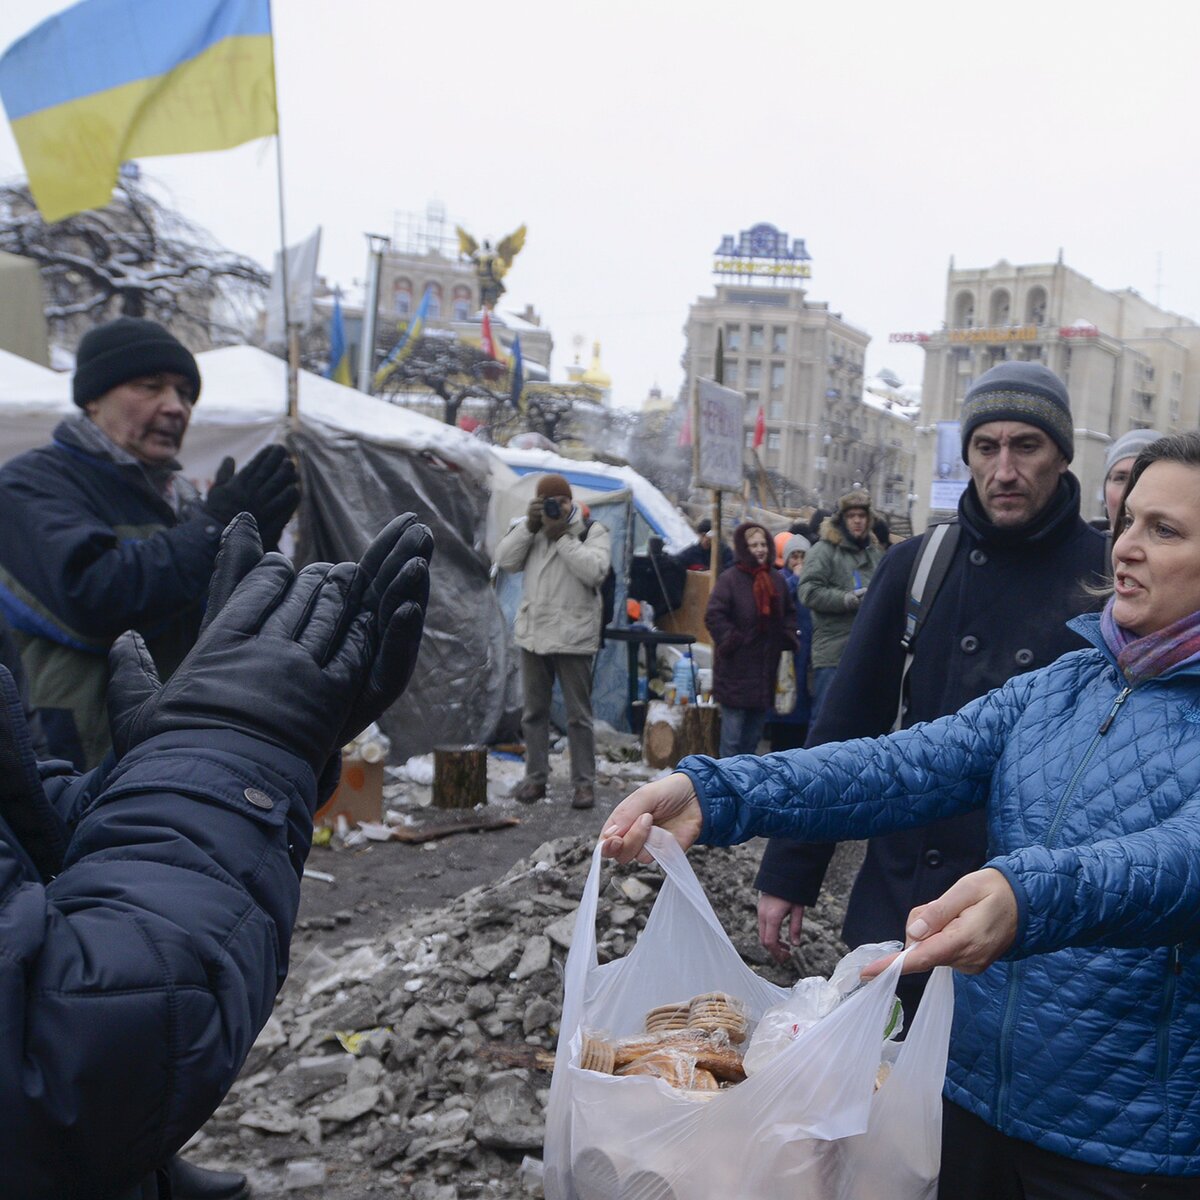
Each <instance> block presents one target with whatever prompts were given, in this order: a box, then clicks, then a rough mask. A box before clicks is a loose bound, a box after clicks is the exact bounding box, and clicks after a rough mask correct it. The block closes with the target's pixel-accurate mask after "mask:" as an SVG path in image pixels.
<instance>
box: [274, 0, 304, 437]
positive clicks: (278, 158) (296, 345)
mask: <svg viewBox="0 0 1200 1200" xmlns="http://www.w3.org/2000/svg"><path fill="white" fill-rule="evenodd" d="M267 12H268V14H269V16H270V21H271V41H272V46H273V45H274V40H275V14H274V12H273V11H272V10H271V3H270V0H267ZM271 71H272V74H274V72H275V56H274V50H273V49H272V54H271ZM275 187H276V194H277V197H278V203H279V281H280V283H281V284H282V285H283V331H284V337H285V338H286V339H287V415H288V419H289V420H290V421H291V423H292V426H293V428H294V427H295V426H296V425H298V424H299V423H300V336H299V334H298V332H297V331H296V330H295V329H294V328H293V326H292V313H291V295H290V293H291V289H290V288H289V286H288V254H287V219H286V217H285V215H284V205H283V124H282V122H281V121H280V120H279V87H278V80H276V87H275Z"/></svg>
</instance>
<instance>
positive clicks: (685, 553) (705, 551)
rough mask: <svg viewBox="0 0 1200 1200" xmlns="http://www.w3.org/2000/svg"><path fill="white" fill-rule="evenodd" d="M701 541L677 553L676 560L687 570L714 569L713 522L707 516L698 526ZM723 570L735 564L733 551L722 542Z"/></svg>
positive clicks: (721, 560) (697, 531)
mask: <svg viewBox="0 0 1200 1200" xmlns="http://www.w3.org/2000/svg"><path fill="white" fill-rule="evenodd" d="M696 536H697V537H698V538H699V541H695V542H693V543H692V544H691V545H690V546H687V547H686V548H685V549H683V550H681V551H680V552H679V553H678V554H676V555H675V561H676V562H677V563H678V564H679V565H680V566H681V567H683V568H684V570H686V571H709V570H711V569H712V522H711V521H710V520H708V518H707V517H706V518H705V519H704V520H703V521H701V522H700V524H699V525H697V526H696ZM720 562H721V570H722V571H724V570H727V569H728V568H729V567H731V566H733V551H732V550H730V549H729V547H728V546H726V545H725V543H724V542H722V543H721V558H720Z"/></svg>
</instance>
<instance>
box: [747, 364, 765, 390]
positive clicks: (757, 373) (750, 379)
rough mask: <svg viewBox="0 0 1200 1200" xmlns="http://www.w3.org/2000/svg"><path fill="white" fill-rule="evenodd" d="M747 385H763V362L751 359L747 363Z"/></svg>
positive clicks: (754, 386)
mask: <svg viewBox="0 0 1200 1200" xmlns="http://www.w3.org/2000/svg"><path fill="white" fill-rule="evenodd" d="M746 386H747V387H748V388H756V387H761V386H762V363H760V362H758V361H757V360H756V359H751V360H750V361H749V362H748V363H747V364H746Z"/></svg>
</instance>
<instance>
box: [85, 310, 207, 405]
mask: <svg viewBox="0 0 1200 1200" xmlns="http://www.w3.org/2000/svg"><path fill="white" fill-rule="evenodd" d="M159 371H175V372H177V373H178V374H180V375H183V376H185V377H186V378H187V379H188V381H189V382H190V383H191V385H192V389H193V393H194V394H193V398H194V399H199V398H200V368H199V367H198V366H197V365H196V360H195V358H193V357H192V352H191V351H190V350H189V349H188V348H187V347H186V346H185V345H184V344H183V343H182V342H181V341H180V340H179V339H178V338H177V337H176V336H175V335H174V334H173V333H171V332H170V331H169V330H167V329H164V328H163V327H162V326H161V325H159V324H158V323H157V322H155V321H144V320H142V319H141V318H139V317H118V318H117V319H116V320H115V321H109V322H108V323H107V324H105V325H97V326H96V328H95V329H89V330H88V331H87V333H85V334H84V335H83V337H82V338H81V339H80V342H79V348H78V349H77V350H76V351H75V378H74V381H73V383H72V397H73V399H74V401H75V403H76V404H78V405H79V407H80V408H85V407H86V406H87V405H88V403H89V402H90V401H92V400H98V399H99V398H100V397H101V396H103V395H104V393H105V392H107V391H110V390H111V389H112V388H115V387H116V386H117V385H118V384H121V383H124V382H125V381H126V380H129V379H137V378H138V377H139V376H141V375H155V374H157V373H158V372H159Z"/></svg>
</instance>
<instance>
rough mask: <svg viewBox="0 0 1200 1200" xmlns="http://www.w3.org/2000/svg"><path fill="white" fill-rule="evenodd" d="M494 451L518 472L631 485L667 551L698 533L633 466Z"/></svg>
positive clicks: (608, 486)
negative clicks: (541, 472)
mask: <svg viewBox="0 0 1200 1200" xmlns="http://www.w3.org/2000/svg"><path fill="white" fill-rule="evenodd" d="M492 453H493V454H495V456H496V457H497V458H498V459H500V461H501V462H502V463H504V464H505V466H507V467H508V468H509V470H511V471H515V472H516V473H517V474H518V475H527V474H528V473H529V472H530V471H556V472H557V473H558V474H560V475H563V476H565V477H566V479H567V481H568V482H569V483H571V484H572V485H578V486H579V487H587V488H592V489H593V490H595V491H599V492H616V491H619V490H620V489H621V488H629V490H630V491H631V492H632V493H633V502H634V504H635V506H636V507H637V510H638V512H640V513H641V514H642V516H643V517H645V519H646V523H647V524H648V525H649V526H650V527H651V528H652V529H653V530H654V531H655V532H656V533H658V534H659V535H661V537H662V538H663V540H664V541H665V543H666V548H667V551H668V553H671V554H678V553H679V551H681V550H682V549H684V547H686V546H690V545H691V544H692V543H693V542H694V541H695V540H696V533H695V531H694V530H693V529H692V527H691V525H690V524H689V523H688V520H687V518H686V517H685V516H684V515H683V513H681V512H680V511H679V509H677V508H676V507H675V505H673V504H672V503H671V502H670V500H668V499H667V498H666V496H664V495H663V494H662V492H660V491H659V490H658V488H656V487H655V486H654V484H652V483H651V482H650V480H648V479H647V478H646V477H645V476H644V475H639V474H638V473H637V471H635V470H634V469H633V468H632V467H614V466H612V465H610V464H609V463H602V462H592V461H587V460H584V461H580V460H579V459H574V458H564V457H563V456H562V455H561V454H554V453H552V452H551V451H549V450H517V449H514V448H513V447H511V446H493V447H492Z"/></svg>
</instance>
